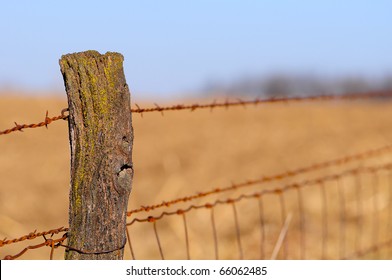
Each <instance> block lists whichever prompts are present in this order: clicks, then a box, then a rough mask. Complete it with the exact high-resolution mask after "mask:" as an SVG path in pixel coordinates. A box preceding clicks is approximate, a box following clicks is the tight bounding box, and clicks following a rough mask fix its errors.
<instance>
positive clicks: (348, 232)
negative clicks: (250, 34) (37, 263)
mask: <svg viewBox="0 0 392 280" xmlns="http://www.w3.org/2000/svg"><path fill="white" fill-rule="evenodd" d="M200 102H205V100H204V101H200ZM174 103H176V102H175V101H173V102H172V103H171V104H174ZM184 103H186V101H184ZM149 104H151V103H148V102H147V103H144V104H143V105H149ZM171 104H169V105H171ZM139 105H140V106H141V105H142V104H139ZM162 105H163V104H162ZM65 107H67V104H66V100H65V99H61V98H55V97H46V98H32V97H26V96H19V97H18V96H5V95H3V96H0V129H1V130H3V129H6V128H9V127H12V126H13V124H14V122H17V123H19V124H21V123H34V122H41V121H43V120H44V117H45V112H46V110H49V116H55V115H58V114H59V113H60V111H61V110H62V109H63V108H65ZM391 119H392V103H390V102H386V101H371V102H370V101H369V102H366V101H343V102H318V103H316V102H304V103H296V104H272V105H268V104H267V105H259V106H247V107H246V108H242V107H235V108H229V109H214V110H213V111H212V112H211V111H210V110H209V109H205V110H196V111H194V112H189V111H180V112H166V113H165V114H164V116H163V117H162V116H161V114H160V113H157V112H156V113H145V114H144V115H143V117H141V116H140V115H139V114H134V115H133V126H134V132H135V139H134V148H133V149H134V150H133V151H134V155H133V161H134V167H135V177H134V183H133V190H132V193H131V198H130V202H129V210H131V209H134V208H138V207H140V206H142V205H150V204H157V203H160V202H162V201H168V200H171V199H175V198H178V197H182V196H187V195H192V194H195V193H197V192H203V191H207V190H211V189H214V188H217V187H226V186H230V185H231V184H232V183H240V182H243V181H246V180H247V179H257V178H260V177H261V176H267V175H272V174H276V173H280V172H284V171H288V170H294V169H296V168H299V167H303V166H307V165H310V164H312V163H315V162H321V161H325V160H329V159H333V158H337V157H342V156H345V155H349V154H355V153H358V152H361V151H365V150H368V149H373V148H377V147H381V146H384V145H388V144H390V143H391V141H392V129H391V128H392V127H391V121H390V120H391ZM67 130H68V127H67V123H66V122H65V121H62V120H60V121H57V122H55V123H52V124H50V125H49V126H48V129H45V128H36V129H26V130H25V131H24V132H15V133H11V134H8V135H3V136H0V149H1V150H0V178H1V179H0V238H1V239H3V238H4V237H8V238H9V239H11V238H16V237H19V236H22V235H24V234H28V233H29V232H32V231H34V230H35V229H37V230H38V231H45V230H48V229H52V228H57V227H60V226H67V225H68V217H67V214H68V192H69V189H68V188H69V177H70V175H69V161H70V156H69V144H68V132H67ZM391 157H392V153H386V154H385V155H383V156H379V157H374V158H371V159H369V160H366V161H362V162H359V161H356V162H352V163H350V164H346V165H343V166H337V167H330V168H327V169H325V170H320V171H316V172H311V173H307V174H304V175H301V176H296V177H292V178H287V179H284V180H281V181H276V182H271V183H268V184H259V185H255V186H251V187H247V188H243V189H239V190H236V191H231V192H226V193H222V194H219V195H211V196H208V197H205V198H203V199H200V200H195V201H192V202H188V203H182V204H178V205H174V206H171V207H164V208H161V209H159V210H156V211H153V212H149V213H140V214H137V215H133V216H131V217H130V218H129V219H128V220H129V221H131V220H132V219H133V218H135V217H139V218H145V217H147V216H149V215H154V216H156V215H159V214H160V212H161V211H176V210H177V209H185V208H186V207H188V206H189V205H192V204H194V205H203V204H205V203H213V202H214V201H215V200H216V199H226V198H236V197H238V196H240V195H241V194H248V193H253V192H257V191H261V190H264V189H268V188H275V187H282V186H284V185H287V184H290V183H293V182H301V181H304V180H306V179H311V178H317V177H320V176H324V175H328V174H335V173H340V172H342V171H344V170H347V169H350V168H356V167H359V166H371V165H374V164H376V165H377V164H384V163H387V162H390V161H392V159H391ZM360 180H361V182H362V183H361V185H360V187H359V191H358V185H356V183H355V178H353V177H352V176H351V177H350V176H348V177H345V178H344V179H342V180H340V181H338V182H336V181H331V182H328V183H326V184H325V188H326V197H327V199H328V209H327V210H328V215H327V223H328V232H327V234H328V238H327V246H326V247H325V248H324V255H322V250H323V248H322V246H323V244H322V242H321V236H322V229H323V226H325V224H324V223H323V216H322V211H323V210H325V208H323V207H321V205H322V200H321V196H320V192H321V187H320V186H308V187H306V188H303V189H301V197H302V199H303V201H302V205H303V212H302V213H303V216H302V218H303V219H304V225H302V227H301V224H300V219H301V216H300V215H299V213H300V212H299V209H298V207H299V206H298V196H297V192H296V191H287V192H285V193H284V194H283V199H282V198H281V196H279V195H268V196H267V195H266V196H263V198H262V207H263V215H264V217H263V224H264V227H265V228H264V246H260V245H261V244H260V243H261V241H260V240H261V229H260V217H259V206H260V205H259V201H258V200H257V199H248V200H247V199H243V200H241V201H240V202H238V203H236V204H235V207H236V211H237V215H238V224H239V232H240V235H241V237H240V238H241V239H240V240H241V246H242V251H243V257H244V258H246V259H251V258H259V257H260V256H262V254H264V257H265V258H270V257H271V254H272V250H273V248H274V246H275V244H276V241H277V238H278V235H279V232H280V230H281V228H282V223H283V222H284V221H282V219H283V217H281V216H282V213H281V204H280V203H282V200H283V201H284V206H285V212H286V213H285V214H286V215H285V217H286V216H287V215H288V214H291V215H292V217H293V218H292V221H291V223H290V224H289V229H288V231H287V237H286V242H287V243H284V244H283V245H282V248H281V249H280V251H279V254H278V258H284V257H285V256H287V257H288V258H294V259H297V258H301V256H302V257H303V256H305V257H306V258H311V259H312V258H315V259H319V258H321V257H323V256H324V257H326V258H332V259H334V258H340V257H344V256H349V255H350V253H352V252H354V251H356V250H358V249H366V247H367V246H370V245H372V244H373V243H372V242H381V241H383V240H386V239H387V238H388V237H389V238H390V237H391V236H390V235H389V236H387V234H388V232H390V231H389V230H390V223H389V221H388V218H390V216H389V212H388V211H390V208H391V207H390V202H389V201H388V200H389V198H390V197H389V196H388V191H389V190H388V187H389V183H388V174H386V173H385V172H384V173H382V172H381V173H380V174H379V175H378V176H377V179H375V176H372V175H371V174H363V175H361V178H360ZM375 180H378V181H379V182H378V185H377V191H378V194H376V195H374V193H373V190H374V189H373V186H374V181H375ZM339 184H340V185H343V187H341V188H340V189H338V188H339V186H338V185H339ZM339 192H340V195H341V196H339ZM358 192H359V193H360V195H361V196H360V198H361V203H357V200H356V199H357V198H358ZM342 194H343V196H342ZM342 197H343V199H342ZM342 205H343V206H342ZM388 209H389V210H388ZM214 215H215V222H216V224H215V226H216V233H217V237H218V245H217V246H218V254H219V258H221V259H237V258H239V256H240V253H239V249H238V243H237V237H236V229H235V220H234V214H233V207H232V205H231V204H229V205H218V206H216V207H215V208H214ZM358 221H360V222H358ZM186 222H187V230H188V238H189V254H190V257H191V258H193V259H213V258H215V250H214V248H215V247H214V246H215V245H214V241H213V231H212V224H211V210H209V209H199V210H192V211H190V212H188V213H187V214H186ZM324 222H325V221H324ZM156 227H157V230H158V234H159V237H160V242H161V244H162V249H163V253H164V256H165V258H168V259H170V258H174V259H176V258H186V257H187V255H186V246H185V244H186V243H185V234H184V225H183V219H182V217H181V216H178V215H174V216H170V217H165V218H163V219H161V220H159V221H157V222H156ZM129 231H130V233H131V240H132V246H133V249H134V253H135V257H136V258H138V259H159V258H160V254H159V250H158V247H157V245H156V243H157V241H156V239H155V236H154V231H153V226H152V224H151V223H135V224H134V225H132V226H130V227H129ZM304 233H305V242H304V243H301V238H303V234H304ZM37 240H38V239H35V240H32V241H26V242H20V243H18V244H13V245H6V246H4V247H2V248H0V257H4V256H5V255H7V254H16V253H18V252H19V251H20V250H21V249H23V248H24V247H26V246H28V245H32V244H36V243H39V242H38V241H37ZM284 246H287V247H286V249H287V251H286V253H285V252H284V251H285V248H284ZM303 247H304V248H303ZM49 252H50V249H49V248H40V249H36V250H30V251H28V252H27V253H26V254H25V255H23V256H22V257H21V258H22V259H47V258H49ZM62 253H63V251H62V250H60V249H58V250H57V251H56V252H55V256H54V257H55V258H59V259H61V258H63V255H62ZM285 254H286V255H285ZM301 254H302V255H301ZM130 256H131V255H130V250H129V248H128V245H127V247H126V257H127V258H130ZM391 256H392V253H391V250H388V249H383V250H381V251H379V252H376V253H372V254H367V255H366V256H365V258H375V259H385V258H390V257H391Z"/></svg>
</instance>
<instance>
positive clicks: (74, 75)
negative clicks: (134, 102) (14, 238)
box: [60, 51, 133, 260]
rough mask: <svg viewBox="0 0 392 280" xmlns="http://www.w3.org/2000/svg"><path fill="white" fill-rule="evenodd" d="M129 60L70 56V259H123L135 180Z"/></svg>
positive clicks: (64, 64) (66, 60)
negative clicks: (127, 72)
mask: <svg viewBox="0 0 392 280" xmlns="http://www.w3.org/2000/svg"><path fill="white" fill-rule="evenodd" d="M123 60H124V58H123V56H122V55H121V54H119V53H111V52H108V53H106V54H105V55H101V54H100V53H98V52H96V51H86V52H81V53H74V54H67V55H64V56H62V57H61V59H60V68H61V72H62V74H63V78H64V84H65V88H66V91H67V96H68V107H69V119H68V124H69V139H70V146H71V186H70V205H69V232H68V246H69V248H68V249H67V250H66V253H65V259H69V260H73V259H95V260H100V259H115V260H118V259H122V258H123V253H124V245H125V243H126V233H125V231H126V228H125V227H126V225H125V223H126V211H127V204H128V198H129V194H130V192H131V184H132V178H133V167H132V142H133V130H132V119H131V111H130V93H129V89H128V86H127V84H126V81H125V76H124V71H123Z"/></svg>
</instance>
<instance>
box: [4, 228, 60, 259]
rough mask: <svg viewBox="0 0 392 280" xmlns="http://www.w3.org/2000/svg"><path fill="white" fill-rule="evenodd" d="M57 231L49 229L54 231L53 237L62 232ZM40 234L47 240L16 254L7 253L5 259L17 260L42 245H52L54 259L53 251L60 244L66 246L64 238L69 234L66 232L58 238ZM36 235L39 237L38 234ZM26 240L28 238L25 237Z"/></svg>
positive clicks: (51, 257) (51, 254)
mask: <svg viewBox="0 0 392 280" xmlns="http://www.w3.org/2000/svg"><path fill="white" fill-rule="evenodd" d="M55 231H56V230H51V231H48V232H52V233H51V237H53V235H54V234H56V233H59V232H60V231H59V232H55ZM48 234H49V233H48ZM40 236H42V237H43V238H44V240H45V241H44V242H42V243H39V244H36V245H30V246H27V247H25V248H24V249H23V250H21V251H20V252H19V253H17V254H15V255H7V256H5V257H4V258H3V259H4V260H15V259H17V258H19V257H20V256H22V255H23V254H25V253H26V252H27V251H29V250H32V249H38V248H41V247H44V246H49V247H51V250H50V259H51V260H52V259H53V251H54V249H56V248H58V247H60V246H66V245H63V244H62V243H63V242H64V240H65V239H67V234H66V233H65V234H63V236H62V237H61V238H58V239H52V238H46V234H42V235H40ZM36 237H38V235H37V236H36ZM24 240H26V239H24Z"/></svg>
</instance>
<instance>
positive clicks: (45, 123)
mask: <svg viewBox="0 0 392 280" xmlns="http://www.w3.org/2000/svg"><path fill="white" fill-rule="evenodd" d="M67 111H68V108H66V109H63V110H62V111H61V115H59V116H55V117H51V118H49V117H48V111H46V115H45V120H44V121H42V122H39V123H32V124H18V123H16V122H14V123H15V126H14V127H12V128H9V129H6V130H3V131H0V135H4V134H9V133H11V132H15V131H20V132H23V129H25V128H37V127H42V126H45V127H46V128H48V125H49V124H51V123H52V122H54V121H58V120H66V119H68V116H66V115H65V112H67Z"/></svg>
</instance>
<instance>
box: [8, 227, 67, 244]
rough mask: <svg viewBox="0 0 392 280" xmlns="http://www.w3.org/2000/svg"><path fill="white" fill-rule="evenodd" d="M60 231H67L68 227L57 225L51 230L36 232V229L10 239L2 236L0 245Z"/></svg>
mask: <svg viewBox="0 0 392 280" xmlns="http://www.w3.org/2000/svg"><path fill="white" fill-rule="evenodd" d="M61 232H68V228H66V227H59V228H56V229H51V230H48V231H43V232H37V230H34V231H33V232H30V233H29V234H26V235H23V236H21V237H19V238H14V239H10V240H8V239H7V238H4V239H3V240H0V247H3V246H5V245H10V244H13V243H18V242H21V241H25V240H32V239H35V238H37V237H40V236H45V235H49V234H52V235H53V234H58V233H61Z"/></svg>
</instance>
